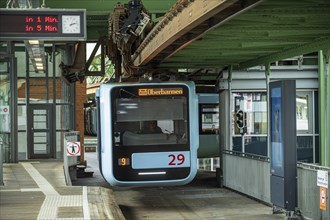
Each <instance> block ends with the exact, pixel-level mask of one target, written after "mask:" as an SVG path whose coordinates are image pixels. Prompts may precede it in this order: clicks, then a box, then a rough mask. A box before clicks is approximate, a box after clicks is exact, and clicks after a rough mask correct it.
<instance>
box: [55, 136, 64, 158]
mask: <svg viewBox="0 0 330 220" xmlns="http://www.w3.org/2000/svg"><path fill="white" fill-rule="evenodd" d="M63 135H64V132H63V131H58V132H56V158H58V159H61V158H63V152H62V146H64V143H63V141H64V140H63V139H64V138H63Z"/></svg>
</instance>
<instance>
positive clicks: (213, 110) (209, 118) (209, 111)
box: [200, 104, 219, 134]
mask: <svg viewBox="0 0 330 220" xmlns="http://www.w3.org/2000/svg"><path fill="white" fill-rule="evenodd" d="M200 109H201V113H202V115H201V117H202V125H201V131H200V134H218V133H219V106H218V104H203V105H201V106H200Z"/></svg>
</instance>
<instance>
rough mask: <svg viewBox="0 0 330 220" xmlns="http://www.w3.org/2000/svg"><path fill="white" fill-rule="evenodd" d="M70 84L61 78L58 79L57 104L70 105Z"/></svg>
mask: <svg viewBox="0 0 330 220" xmlns="http://www.w3.org/2000/svg"><path fill="white" fill-rule="evenodd" d="M70 91H71V90H70V84H67V83H66V82H65V81H64V80H62V79H61V78H58V79H56V103H70V97H71V92H70Z"/></svg>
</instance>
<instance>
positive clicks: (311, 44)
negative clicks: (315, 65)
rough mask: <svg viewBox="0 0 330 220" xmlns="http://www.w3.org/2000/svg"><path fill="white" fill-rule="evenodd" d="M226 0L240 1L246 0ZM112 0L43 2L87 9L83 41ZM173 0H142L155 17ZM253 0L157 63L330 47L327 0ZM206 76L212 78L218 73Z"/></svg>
mask: <svg viewBox="0 0 330 220" xmlns="http://www.w3.org/2000/svg"><path fill="white" fill-rule="evenodd" d="M195 1H202V0H195ZM219 1H220V0H219ZM227 1H228V2H236V3H242V4H243V3H244V2H248V1H251V0H227ZM117 2H118V0H97V1H96V0H93V1H92V0H46V1H45V3H46V5H47V7H50V8H68V9H75V8H85V9H87V30H88V40H96V39H97V38H98V36H104V35H107V31H108V17H109V15H110V14H111V13H112V12H113V8H114V6H115V5H116V3H117ZM127 2H128V0H127V1H122V3H127ZM176 2H177V1H176V0H142V3H143V5H144V6H145V8H146V9H147V10H148V11H149V12H150V13H151V14H154V17H159V16H160V15H162V14H164V13H165V12H167V11H168V10H169V9H170V8H171V7H172V5H174V4H175V3H176ZM192 2H193V1H192ZM255 2H258V3H257V4H256V5H255V6H253V7H251V8H249V9H247V10H244V11H241V12H238V13H235V14H234V15H232V16H230V17H229V18H228V19H225V20H223V21H221V22H220V23H219V24H218V25H216V26H215V27H212V28H211V29H210V30H207V31H205V32H203V34H201V35H199V36H197V37H196V38H194V39H190V41H189V43H187V44H185V45H183V46H182V47H180V49H179V50H177V49H176V50H175V51H170V50H168V48H167V52H168V54H169V55H168V56H163V57H164V59H162V60H158V61H157V65H156V68H164V69H177V68H190V69H195V70H200V69H207V68H213V69H219V70H222V69H224V68H226V67H228V66H230V65H232V66H234V67H237V68H240V69H244V68H248V67H252V66H257V65H265V64H267V63H270V62H274V61H277V60H281V59H286V58H290V57H293V56H298V55H301V54H307V53H311V52H317V51H318V50H321V49H323V50H325V51H329V49H330V1H329V0H299V1H297V0H285V1H284V0H260V1H257V0H255ZM5 4H6V3H5V0H1V1H0V7H2V8H4V7H5ZM174 25H175V24H174ZM188 32H189V31H188ZM188 34H189V33H188ZM160 53H161V51H160ZM150 62H152V60H151V61H150ZM199 73H201V71H199ZM205 77H206V78H207V77H209V78H210V79H211V80H214V78H215V77H217V75H216V74H215V75H207V76H205Z"/></svg>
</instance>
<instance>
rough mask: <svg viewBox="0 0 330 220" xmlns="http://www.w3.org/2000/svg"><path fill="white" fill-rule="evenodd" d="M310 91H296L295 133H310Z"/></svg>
mask: <svg viewBox="0 0 330 220" xmlns="http://www.w3.org/2000/svg"><path fill="white" fill-rule="evenodd" d="M311 97H312V94H311V92H308V93H307V92H297V95H296V117H297V133H298V134H301V133H312V105H311V103H312V102H311V101H312V100H311Z"/></svg>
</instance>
